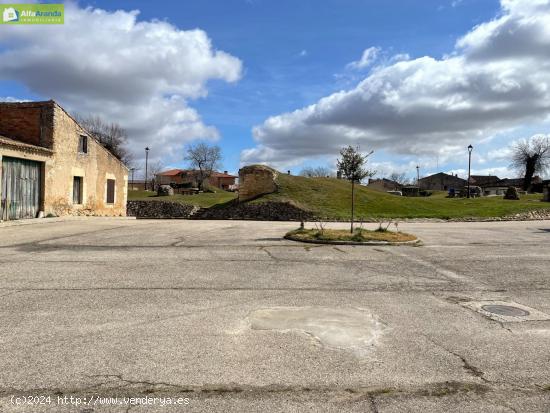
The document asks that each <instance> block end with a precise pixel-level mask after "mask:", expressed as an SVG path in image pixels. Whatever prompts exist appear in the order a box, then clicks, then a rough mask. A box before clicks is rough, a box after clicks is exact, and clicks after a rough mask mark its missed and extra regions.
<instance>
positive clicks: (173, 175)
mask: <svg viewBox="0 0 550 413" xmlns="http://www.w3.org/2000/svg"><path fill="white" fill-rule="evenodd" d="M198 176H199V171H195V170H192V169H170V170H168V171H164V172H161V173H159V174H157V175H156V177H155V178H156V179H155V182H156V184H158V185H184V186H189V187H193V188H196V187H198ZM236 179H237V177H236V176H234V175H230V174H228V173H227V171H223V172H218V171H215V172H213V173H212V175H211V176H210V177H209V178H208V184H209V185H210V186H213V187H216V188H219V189H223V190H225V191H227V190H229V189H230V188H231V187H233V186H234V185H235V180H236Z"/></svg>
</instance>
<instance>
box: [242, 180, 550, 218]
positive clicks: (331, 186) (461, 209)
mask: <svg viewBox="0 0 550 413" xmlns="http://www.w3.org/2000/svg"><path fill="white" fill-rule="evenodd" d="M278 185H279V190H278V191H277V192H276V193H273V194H269V195H264V196H262V197H260V198H258V199H256V200H254V201H252V202H264V201H279V202H284V201H292V202H293V203H294V204H295V205H298V206H300V207H301V208H303V209H305V210H309V211H312V212H313V213H314V214H316V215H317V216H319V217H322V218H327V219H341V220H348V219H349V217H350V205H351V184H350V183H349V182H348V181H345V180H339V179H334V178H306V177H301V176H291V175H286V174H279V176H278ZM446 195H447V194H446V193H445V192H435V193H434V194H433V195H432V196H430V197H418V198H417V197H402V196H396V195H390V194H387V193H385V192H381V191H376V190H374V189H370V188H367V187H365V186H362V185H361V186H360V185H356V186H355V210H356V215H355V216H356V217H358V218H364V219H365V220H368V219H378V218H380V219H383V218H441V219H450V218H468V217H472V218H484V217H504V216H509V215H514V214H517V213H521V212H525V211H529V210H534V209H549V208H550V204H548V203H546V202H540V201H541V199H542V195H524V196H522V197H521V200H519V201H510V200H505V199H502V197H500V196H499V197H482V198H470V199H466V198H446Z"/></svg>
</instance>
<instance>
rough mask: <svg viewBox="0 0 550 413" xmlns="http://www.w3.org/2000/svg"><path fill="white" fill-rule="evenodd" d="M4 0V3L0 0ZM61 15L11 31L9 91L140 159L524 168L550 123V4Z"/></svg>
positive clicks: (3, 69) (388, 169) (207, 2)
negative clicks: (92, 129)
mask: <svg viewBox="0 0 550 413" xmlns="http://www.w3.org/2000/svg"><path fill="white" fill-rule="evenodd" d="M0 3H8V2H6V1H1V0H0ZM65 10H66V13H65V24H64V25H43V26H30V25H29V26H23V25H18V26H7V25H0V99H1V100H47V99H54V100H56V101H57V102H58V103H60V104H61V105H62V106H64V107H65V108H66V109H67V110H68V111H70V112H71V113H78V114H82V115H87V114H95V115H99V116H101V117H103V118H104V119H105V120H107V121H114V122H117V123H119V124H121V125H122V126H123V127H124V128H125V129H126V130H127V131H128V133H129V137H130V139H129V149H130V150H131V151H132V152H133V153H134V154H135V158H136V161H135V162H136V164H137V166H138V167H140V166H141V165H142V163H143V158H144V148H145V147H146V146H148V147H150V148H151V150H150V160H151V161H152V162H156V161H161V162H162V164H163V165H164V166H165V167H166V168H171V167H185V166H186V164H185V161H184V156H185V147H186V146H187V145H189V144H190V143H193V142H197V141H207V142H209V143H212V144H217V145H219V146H220V147H221V148H222V152H223V156H224V158H223V162H222V168H221V169H223V170H228V171H231V172H233V173H236V172H237V171H238V169H239V167H241V166H242V165H245V164H251V163H265V164H268V165H271V166H274V167H276V168H278V169H280V170H284V171H286V170H287V169H289V170H291V171H292V172H293V173H299V171H300V170H301V169H302V168H303V167H304V166H317V165H320V166H327V167H329V168H332V169H334V168H335V162H336V159H337V157H338V152H339V150H340V148H341V147H342V146H344V145H354V146H359V148H360V150H361V151H364V152H370V151H371V150H374V153H373V155H371V157H370V158H369V163H370V164H371V169H375V170H376V171H377V176H380V177H381V176H388V175H390V174H391V173H392V172H400V173H401V172H404V173H406V174H407V175H409V176H411V177H413V176H415V175H416V165H418V166H419V168H420V174H421V175H422V176H426V175H428V174H430V173H435V172H439V171H444V172H451V173H458V174H459V175H462V176H464V175H465V174H467V166H468V152H467V146H468V145H469V144H471V145H473V146H474V150H473V154H472V171H473V173H474V174H496V175H498V176H500V177H513V176H515V175H517V173H516V171H512V170H510V168H509V166H508V165H509V163H510V160H509V158H510V146H511V145H513V143H514V142H516V141H517V140H518V139H524V138H529V137H531V136H533V135H537V134H544V135H546V134H549V133H550V0H501V1H500V2H499V1H497V0H423V1H421V2H419V1H415V0H400V1H397V0H395V1H390V0H384V1H382V0H300V1H298V2H297V1H290V0H278V1H273V0H223V1H222V0H220V1H214V0H201V1H198V0H196V1H195V0H193V1H191V0H185V1H180V2H173V1H171V2H170V1H155V2H151V1H116V0H110V1H79V2H68V3H66V4H65Z"/></svg>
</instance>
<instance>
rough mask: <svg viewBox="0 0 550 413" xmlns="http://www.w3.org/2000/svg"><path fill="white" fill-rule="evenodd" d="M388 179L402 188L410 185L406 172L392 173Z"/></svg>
mask: <svg viewBox="0 0 550 413" xmlns="http://www.w3.org/2000/svg"><path fill="white" fill-rule="evenodd" d="M388 179H390V180H392V181H394V182H397V183H398V184H399V185H401V186H403V185H408V184H409V183H410V181H409V178H407V174H405V173H404V172H402V173H399V172H392V173H391V174H390V177H389V178H388Z"/></svg>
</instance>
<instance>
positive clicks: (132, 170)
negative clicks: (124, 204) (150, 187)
mask: <svg viewBox="0 0 550 413" xmlns="http://www.w3.org/2000/svg"><path fill="white" fill-rule="evenodd" d="M135 170H136V168H130V171H131V172H132V191H133V190H134V171H135Z"/></svg>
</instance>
